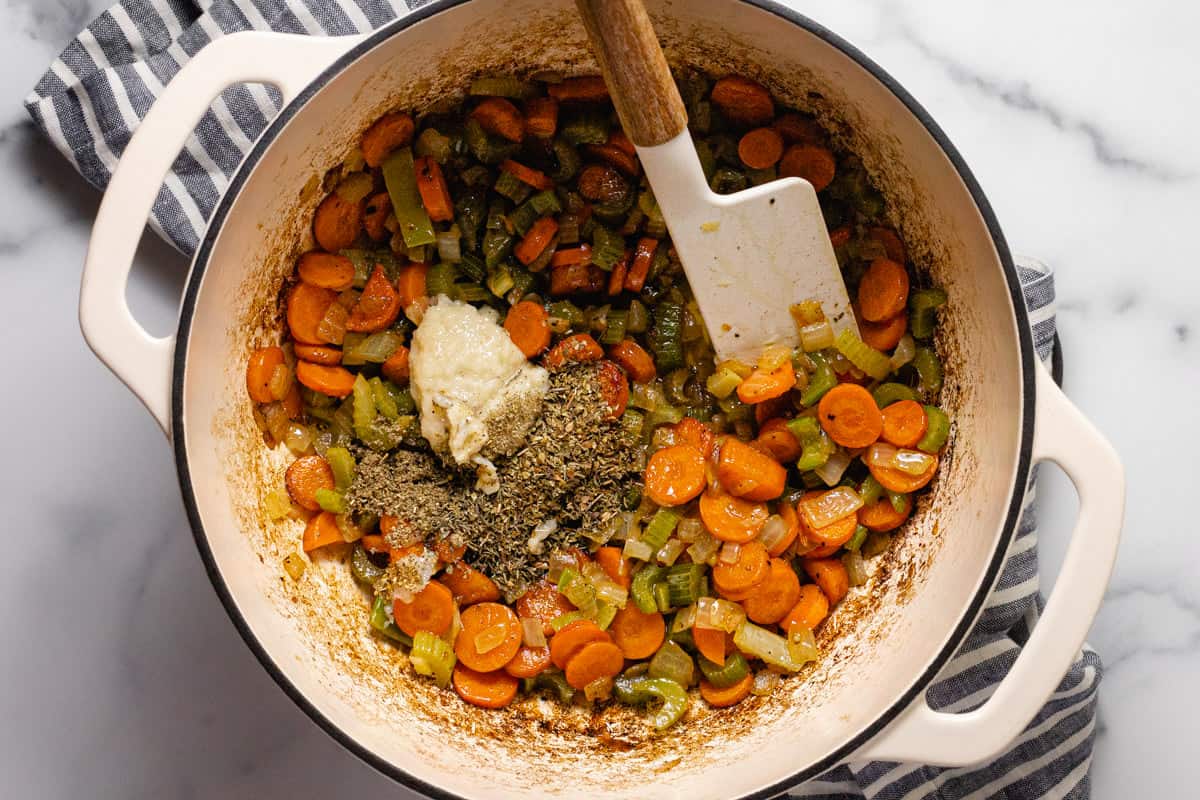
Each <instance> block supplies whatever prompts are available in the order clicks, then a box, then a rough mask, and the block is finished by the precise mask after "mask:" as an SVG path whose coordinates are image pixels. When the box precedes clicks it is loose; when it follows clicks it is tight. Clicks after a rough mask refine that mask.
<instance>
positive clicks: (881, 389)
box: [871, 383, 921, 408]
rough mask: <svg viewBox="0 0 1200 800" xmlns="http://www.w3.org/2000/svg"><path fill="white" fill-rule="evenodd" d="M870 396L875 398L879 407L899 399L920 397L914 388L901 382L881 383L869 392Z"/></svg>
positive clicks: (896, 401)
mask: <svg viewBox="0 0 1200 800" xmlns="http://www.w3.org/2000/svg"><path fill="white" fill-rule="evenodd" d="M871 396H872V397H874V398H875V405H877V406H879V407H880V408H887V407H888V406H890V405H891V404H892V403H898V402H899V401H901V400H920V399H921V396H920V395H919V394H917V393H916V391H915V390H913V389H912V388H910V387H908V386H905V385H904V384H903V383H881V384H879V386H877V387H876V388H875V391H874V392H872V393H871Z"/></svg>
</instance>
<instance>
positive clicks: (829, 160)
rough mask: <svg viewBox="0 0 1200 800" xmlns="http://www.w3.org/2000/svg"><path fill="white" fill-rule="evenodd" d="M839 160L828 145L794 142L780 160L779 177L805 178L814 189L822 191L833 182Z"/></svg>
mask: <svg viewBox="0 0 1200 800" xmlns="http://www.w3.org/2000/svg"><path fill="white" fill-rule="evenodd" d="M835 174H837V161H836V160H834V157H833V153H832V152H831V151H830V150H829V148H827V147H822V146H821V145H816V144H794V145H792V146H791V147H789V148H788V149H787V150H786V151H784V154H783V158H781V159H780V160H779V177H781V178H804V180H806V181H808V182H809V183H811V184H812V186H813V189H815V190H816V191H818V192H819V191H821V190H822V189H824V188H825V187H826V186H828V185H829V184H831V183H833V176H834V175H835Z"/></svg>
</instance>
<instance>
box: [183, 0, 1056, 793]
mask: <svg viewBox="0 0 1200 800" xmlns="http://www.w3.org/2000/svg"><path fill="white" fill-rule="evenodd" d="M469 2H471V0H436V1H435V2H432V3H430V4H428V5H424V6H421V7H419V8H417V9H414V10H413V11H411V12H410V13H408V14H407V15H405V16H404V17H401V18H399V19H397V20H395V21H393V22H391V23H388V24H387V25H384V26H383V27H381V28H379V29H378V30H376V31H375V32H374V33H372V34H371V35H369V36H368V37H367V38H366V39H365V40H364V41H363V42H361V43H360V44H358V45H357V46H356V47H354V48H353V49H352V50H350V51H349V52H348V53H346V54H345V55H344V56H342V57H341V58H339V59H338V60H337V61H336V62H335V63H334V64H333V65H332V66H330V67H329V68H328V69H327V70H325V71H324V72H323V73H322V74H321V75H320V76H319V77H317V78H316V79H315V80H314V81H313V82H312V83H311V84H309V86H307V87H306V88H305V90H304V91H303V92H301V93H300V95H299V96H297V97H296V98H295V99H294V100H293V101H292V102H291V103H289V104H288V105H287V106H285V107H284V108H283V110H282V111H281V112H280V113H279V115H278V116H277V117H276V118H275V119H274V120H272V121H271V123H270V124H269V125H268V126H267V129H266V130H265V131H264V132H263V134H262V136H260V137H259V139H258V141H257V142H255V144H254V147H253V148H252V149H251V151H250V153H249V154H248V155H247V156H246V159H245V160H244V161H243V162H242V164H241V165H240V166H239V167H238V170H237V172H235V174H234V175H233V177H232V179H231V180H230V183H229V186H228V188H227V189H226V190H225V193H224V195H222V197H221V200H220V202H219V203H218V205H217V207H216V210H215V211H214V213H213V216H212V219H211V221H210V222H209V225H208V228H207V229H206V231H205V234H204V238H203V239H202V240H201V242H200V245H199V247H198V249H197V251H196V255H195V258H194V260H193V263H192V269H191V272H190V273H189V276H188V281H187V286H186V288H185V290H184V294H183V299H182V305H181V308H180V315H179V326H178V331H177V333H176V345H175V355H174V359H173V374H172V380H171V431H172V442H173V445H174V450H175V466H176V470H177V472H178V475H179V485H180V490H181V492H182V495H183V501H184V506H185V508H186V510H187V516H188V520H189V522H190V524H191V527H192V533H193V537H194V538H195V541H196V547H197V549H198V550H199V551H200V557H201V559H202V560H203V562H204V568H205V571H206V572H207V573H208V576H209V579H210V580H211V581H212V584H213V588H214V589H215V590H216V592H217V596H218V597H219V598H220V600H221V604H222V605H223V606H224V607H225V611H226V612H227V613H228V614H229V618H230V619H231V620H232V621H233V624H234V626H235V627H236V628H237V630H238V633H240V634H241V636H242V639H243V640H244V641H245V642H246V645H247V646H248V647H249V648H250V650H251V651H252V652H253V653H254V655H255V657H257V658H258V660H259V663H261V664H262V666H263V668H264V669H266V671H267V672H268V673H269V674H270V675H271V677H272V678H273V679H274V680H275V682H276V683H277V684H279V686H280V688H281V689H283V691H284V693H286V694H287V696H288V697H290V698H291V699H292V701H293V702H295V703H296V705H298V706H299V707H300V708H301V709H302V710H303V711H304V713H305V714H307V715H308V716H309V717H310V718H311V719H312V721H313V722H315V723H316V724H317V725H319V726H320V727H321V728H322V729H323V730H324V731H325V732H326V733H328V734H329V735H330V736H331V737H333V739H335V740H336V741H337V742H339V743H340V744H341V745H342V746H343V747H345V748H346V749H347V750H349V751H350V752H352V753H354V754H355V755H356V756H358V757H359V758H360V759H362V760H363V761H365V762H366V763H367V764H369V765H371V766H372V767H374V768H375V769H376V770H378V771H379V772H381V773H383V774H384V775H387V776H388V777H390V778H392V779H393V780H395V781H397V782H399V783H401V784H403V785H404V786H407V787H409V788H410V789H414V790H416V791H418V792H421V793H423V794H425V795H427V796H429V797H435V798H446V800H466V798H462V797H461V796H460V795H456V794H453V793H451V792H448V791H446V790H445V789H442V788H440V787H438V786H435V785H433V784H430V783H428V782H426V781H424V780H421V779H420V778H417V777H416V776H414V775H412V774H410V773H408V772H406V771H405V770H403V769H402V768H400V767H399V766H398V765H396V764H393V763H391V762H390V761H387V760H385V759H383V758H381V757H379V756H378V755H376V754H375V753H373V752H372V751H371V750H370V749H368V748H367V747H365V746H364V745H362V744H360V743H359V742H358V741H357V740H355V739H354V738H352V737H351V736H350V735H349V734H347V733H346V732H345V731H343V730H342V729H341V728H339V727H338V726H337V725H336V724H335V723H334V722H333V721H332V720H330V719H329V718H328V717H326V716H325V715H324V714H323V713H321V711H320V710H319V709H318V708H317V707H316V706H315V705H314V704H313V702H312V701H310V700H309V699H308V697H307V696H305V694H304V693H303V692H302V691H300V689H298V688H297V687H296V685H295V684H293V683H292V682H291V681H290V680H289V679H288V677H287V675H286V674H285V672H284V670H283V669H282V668H281V667H280V666H279V664H277V663H276V662H275V660H274V659H272V658H271V656H270V654H269V653H268V652H267V651H266V649H265V648H264V647H263V645H262V643H261V642H259V640H258V639H257V637H255V635H254V633H253V632H252V631H251V630H250V626H249V624H248V623H247V621H246V619H245V617H244V616H243V615H242V612H241V609H240V608H239V607H238V604H237V601H236V600H235V599H234V597H233V594H232V593H231V592H230V589H229V586H228V585H227V584H226V583H225V580H224V578H223V577H222V575H221V573H220V570H219V569H218V567H217V563H216V559H215V557H214V556H213V552H212V549H211V547H210V546H209V543H208V537H207V535H206V534H205V532H204V525H203V522H202V521H201V518H200V512H199V506H198V504H197V501H196V496H195V493H194V492H193V490H192V481H191V473H190V470H189V467H188V453H187V438H186V436H185V430H184V419H183V375H184V365H185V361H186V353H187V349H188V340H189V333H190V330H191V324H192V319H193V315H194V310H195V303H196V297H197V294H198V292H199V288H200V284H201V282H202V278H203V276H204V272H205V269H206V267H207V265H208V260H209V257H210V256H211V254H212V249H213V246H214V244H215V242H216V239H217V237H218V235H219V232H220V230H221V227H222V225H223V223H224V221H225V219H226V217H227V216H228V214H229V210H230V208H231V207H232V205H233V203H234V201H235V199H236V198H237V196H238V194H239V193H240V191H241V189H242V186H243V185H244V184H245V181H246V180H247V178H248V177H249V175H250V173H252V172H253V168H254V167H255V165H256V164H257V163H258V161H259V160H260V159H261V158H262V156H263V154H264V153H265V152H266V150H267V149H268V148H269V147H270V145H271V143H272V142H273V141H274V139H275V137H276V136H277V135H278V134H279V132H280V131H281V130H282V129H283V127H284V126H285V125H286V124H287V123H288V122H289V121H290V120H291V118H292V117H293V116H294V115H295V113H296V112H297V111H298V110H299V109H300V108H301V107H302V106H303V105H304V104H305V103H306V102H307V101H308V100H309V99H310V98H311V97H312V96H313V95H315V94H316V93H317V92H318V91H320V89H321V88H322V87H324V86H325V84H327V83H328V82H329V81H330V80H331V79H332V78H333V77H334V76H336V75H337V74H338V73H340V72H341V71H342V70H343V69H344V68H345V67H346V66H348V65H349V64H350V63H352V62H353V61H355V60H356V59H358V58H359V57H360V56H362V55H363V54H364V53H366V52H367V51H369V50H371V49H373V48H374V47H376V46H377V45H379V44H380V43H382V42H384V41H385V40H387V39H389V38H391V37H392V36H394V35H396V34H398V33H399V32H401V31H403V30H405V29H407V28H408V27H409V26H411V25H413V24H415V23H417V22H420V21H421V20H424V19H427V18H429V17H431V16H433V15H435V14H438V13H440V12H442V11H445V10H447V9H450V8H454V7H456V6H459V5H464V4H466V3H469ZM740 2H743V3H745V4H747V5H751V6H755V7H756V8H759V9H761V10H763V11H767V12H769V13H771V14H774V15H776V16H777V17H779V18H780V19H782V20H783V21H785V22H788V23H791V24H792V25H795V26H797V27H799V28H801V29H803V30H805V31H807V32H808V33H811V34H813V35H815V36H817V37H819V38H820V39H822V40H823V41H824V42H825V43H827V44H829V45H831V46H833V47H835V48H836V49H838V50H839V51H841V52H842V53H843V54H844V55H846V56H847V57H849V58H850V59H852V60H853V61H855V62H856V63H857V64H858V65H859V66H860V67H862V68H863V69H865V70H867V71H868V72H869V73H870V74H871V75H872V76H873V77H874V78H875V79H876V80H878V81H879V82H880V83H882V84H883V85H884V86H885V87H887V89H888V90H889V91H891V92H892V94H894V95H895V96H896V98H897V99H898V100H900V102H902V103H903V104H904V105H905V107H906V108H907V109H908V111H909V113H911V114H912V115H913V116H914V117H916V119H917V120H918V121H919V122H920V123H921V124H922V125H923V126H924V127H925V129H926V130H927V131H928V132H929V134H930V136H932V137H933V139H934V140H935V141H936V142H937V143H938V146H939V147H940V148H941V150H942V151H943V153H945V155H946V157H947V158H948V159H949V160H950V161H951V163H952V164H953V165H954V168H955V171H956V172H957V173H958V175H959V177H960V178H961V180H962V181H963V183H964V185H965V186H966V187H967V189H968V191H969V192H970V194H971V197H972V199H973V200H974V202H975V205H976V207H977V208H978V210H979V213H980V215H981V217H982V218H983V221H984V224H985V225H986V227H987V230H988V233H989V234H990V236H991V237H992V242H993V244H994V245H995V247H996V252H997V253H998V255H999V257H1000V262H1001V265H1002V266H1003V268H1004V277H1005V281H1006V283H1007V284H1008V290H1009V295H1010V299H1011V302H1012V307H1013V311H1014V314H1015V316H1016V318H1017V331H1018V339H1019V348H1020V353H1021V372H1022V375H1021V381H1022V409H1021V420H1022V425H1021V448H1020V453H1019V456H1018V461H1017V470H1016V481H1015V483H1014V486H1013V491H1012V497H1011V500H1010V502H1009V508H1008V512H1007V514H1006V516H1005V522H1004V529H1003V531H1002V533H1001V536H1000V540H999V541H998V542H997V544H996V549H995V552H994V553H993V554H992V558H991V561H990V562H989V563H988V566H987V571H986V573H985V574H984V578H983V581H982V582H981V584H980V588H979V590H978V591H977V592H976V594H975V597H974V598H972V600H971V603H970V604H969V605H968V606H967V607H966V608H965V609H964V610H963V613H962V616H961V617H960V619H959V622H958V624H957V625H956V626H955V628H954V630H953V632H952V633H951V635H950V637H949V639H948V640H947V642H946V644H945V646H944V647H943V648H942V650H941V652H939V653H938V655H937V657H936V658H935V659H934V660H933V662H932V663H931V664H930V665H929V667H928V668H927V669H926V670H925V671H924V672H923V673H922V674H921V675H919V676H917V677H916V678H915V679H914V680H913V682H912V684H911V685H910V687H909V689H908V690H907V691H906V692H904V694H903V695H902V696H901V697H900V698H899V699H898V700H897V701H896V702H895V703H893V704H892V706H891V707H889V708H888V709H887V710H886V711H885V712H884V713H883V714H882V715H880V717H879V718H878V719H876V720H875V721H874V722H873V723H872V724H871V725H869V726H867V727H866V728H864V729H863V730H862V731H860V732H859V733H858V734H857V735H856V736H854V737H853V738H852V739H851V740H849V741H847V742H846V743H845V744H843V745H842V746H840V747H839V748H837V749H836V750H835V751H833V752H832V753H830V754H829V755H827V756H826V757H824V758H822V759H821V760H819V761H817V762H814V763H812V764H809V765H808V766H806V767H804V768H802V769H799V770H797V771H796V772H795V773H793V774H792V775H790V776H789V777H787V778H784V779H783V780H780V781H777V782H775V783H773V784H771V785H770V786H766V787H763V788H761V789H759V790H757V791H755V792H752V793H750V794H748V795H744V796H743V797H744V800H751V799H755V800H757V799H758V798H763V799H764V800H765V799H766V798H771V797H774V796H776V795H777V794H779V793H781V792H784V791H786V790H787V789H788V788H790V787H792V786H795V785H796V784H798V783H801V782H803V781H805V780H808V779H810V778H813V777H815V776H817V775H820V774H821V773H823V772H825V771H827V770H828V769H830V768H832V767H833V766H835V765H837V764H839V763H841V762H843V761H844V760H845V759H846V757H847V756H849V755H851V754H852V753H853V752H854V751H856V750H857V749H859V748H860V747H861V746H862V745H863V744H865V743H866V742H867V741H869V740H870V739H871V738H872V737H874V736H875V735H876V734H878V733H879V732H880V731H882V730H883V728H884V727H886V726H887V725H888V724H889V723H890V722H892V721H893V720H894V719H895V718H896V717H897V716H898V715H899V714H900V713H901V712H902V711H904V709H906V708H907V707H908V706H909V704H910V703H912V702H913V700H914V699H915V698H916V697H917V696H918V695H920V694H921V693H922V692H924V691H925V689H926V688H928V686H929V685H930V684H931V683H932V682H933V679H934V678H935V677H936V676H937V673H938V672H939V671H940V670H941V669H942V667H943V666H945V664H946V662H947V661H949V660H950V658H951V656H953V655H954V653H955V651H956V650H957V649H958V647H959V645H960V644H962V642H963V640H964V639H965V638H966V636H967V633H968V632H969V631H970V629H971V627H972V626H973V624H974V622H975V619H976V618H977V616H978V615H979V613H980V612H981V610H982V609H983V604H984V602H985V601H986V599H987V596H988V594H989V593H990V591H991V587H992V585H993V584H994V583H995V581H996V578H997V577H998V576H999V574H1000V570H1001V569H1002V567H1003V565H1004V560H1005V554H1006V553H1007V551H1008V545H1009V543H1010V542H1011V541H1012V537H1013V535H1014V533H1015V531H1016V527H1017V520H1018V518H1019V516H1020V512H1021V503H1022V499H1023V497H1024V488H1025V485H1026V483H1027V481H1028V479H1029V470H1030V462H1031V457H1030V453H1031V449H1032V441H1033V420H1034V414H1033V411H1034V403H1035V380H1034V375H1035V373H1034V369H1035V364H1034V361H1035V359H1036V355H1035V353H1034V348H1033V337H1032V333H1031V332H1030V330H1029V325H1028V315H1027V313H1026V309H1025V302H1024V297H1023V295H1022V293H1021V285H1020V281H1019V279H1018V277H1017V271H1016V268H1015V266H1014V265H1013V260H1012V254H1011V253H1010V251H1009V249H1008V244H1007V242H1006V241H1005V239H1004V235H1003V233H1002V232H1001V230H1000V225H999V223H998V222H997V220H996V216H995V213H994V212H993V211H992V207H991V205H990V204H989V203H988V201H987V198H986V197H985V196H984V194H983V190H982V189H981V188H980V186H979V183H978V182H977V181H976V180H975V177H974V175H973V174H972V173H971V171H970V169H969V168H968V167H967V165H966V163H965V161H964V160H963V158H962V156H961V155H960V154H959V152H958V150H957V149H955V147H954V145H953V144H951V142H950V140H949V138H948V137H947V136H946V134H945V132H943V131H942V129H941V128H940V127H939V126H938V125H937V123H936V122H934V121H933V118H932V117H931V116H930V115H929V113H928V112H927V111H926V110H925V109H924V108H923V107H922V106H921V105H920V104H919V103H918V102H917V101H916V100H915V99H914V98H913V97H912V96H911V95H910V94H909V93H908V92H907V91H906V90H905V89H904V88H903V87H902V86H901V85H900V84H899V83H898V82H897V81H896V80H895V79H894V78H893V77H892V76H891V75H889V74H888V73H887V72H886V71H885V70H884V69H883V68H882V67H880V66H879V65H878V64H876V63H875V62H874V61H872V60H871V59H870V58H868V57H867V56H866V55H865V54H864V53H863V52H861V51H860V50H859V49H858V48H857V47H855V46H854V45H852V44H850V43H849V42H847V41H846V40H845V39H843V38H841V37H840V36H838V35H837V34H835V33H833V32H832V31H830V30H828V29H827V28H825V27H824V26H823V25H820V24H819V23H817V22H815V21H813V20H811V19H809V18H808V17H805V16H804V15H802V14H799V13H797V12H796V11H793V10H791V9H790V8H786V7H784V6H782V5H779V4H778V3H776V2H773V0H740Z"/></svg>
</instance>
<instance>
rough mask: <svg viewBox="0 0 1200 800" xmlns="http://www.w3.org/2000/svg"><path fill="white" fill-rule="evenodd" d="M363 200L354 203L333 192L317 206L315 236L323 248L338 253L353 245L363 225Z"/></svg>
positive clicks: (314, 218) (314, 217)
mask: <svg viewBox="0 0 1200 800" xmlns="http://www.w3.org/2000/svg"><path fill="white" fill-rule="evenodd" d="M365 206H366V203H364V202H363V201H362V200H359V201H358V202H357V203H352V202H350V201H349V200H343V199H342V197H341V195H339V194H338V193H337V192H333V193H332V194H330V195H329V196H328V197H326V198H325V199H324V200H322V201H321V205H319V206H317V210H316V213H314V214H313V237H314V238H315V239H316V240H317V244H318V245H320V246H321V249H322V250H328V251H329V252H331V253H336V252H337V251H339V250H345V249H346V248H347V247H352V246H353V245H354V241H355V240H356V239H358V234H359V233H360V232H361V231H362V227H363V208H364V207H365Z"/></svg>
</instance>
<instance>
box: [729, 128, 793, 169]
mask: <svg viewBox="0 0 1200 800" xmlns="http://www.w3.org/2000/svg"><path fill="white" fill-rule="evenodd" d="M738 158H740V159H741V160H742V163H743V164H745V165H746V166H747V167H749V168H750V169H770V168H771V167H773V166H775V164H776V163H777V162H778V161H779V159H781V158H783V137H782V136H781V135H779V132H778V131H777V130H775V129H774V128H755V129H754V130H752V131H750V132H749V133H747V134H746V135H744V136H743V137H742V138H741V139H740V140H739V141H738Z"/></svg>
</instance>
